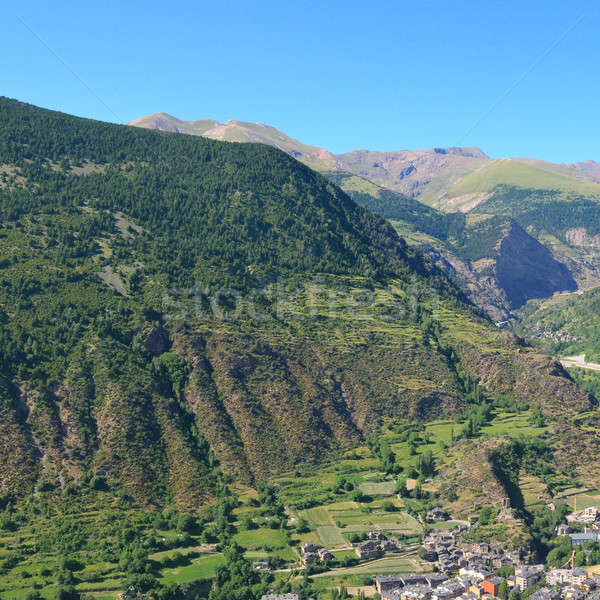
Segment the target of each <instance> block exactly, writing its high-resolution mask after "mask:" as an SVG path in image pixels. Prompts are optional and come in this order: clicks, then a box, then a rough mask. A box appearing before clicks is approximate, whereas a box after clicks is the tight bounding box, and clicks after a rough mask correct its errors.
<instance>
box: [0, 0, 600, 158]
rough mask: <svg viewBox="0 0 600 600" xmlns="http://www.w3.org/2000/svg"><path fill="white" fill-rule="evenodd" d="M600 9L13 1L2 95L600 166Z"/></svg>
mask: <svg viewBox="0 0 600 600" xmlns="http://www.w3.org/2000/svg"><path fill="white" fill-rule="evenodd" d="M597 4H598V3H597V2H593V1H592V0H573V1H571V2H557V1H554V0H546V1H545V2H541V1H532V2H527V1H526V0H525V1H524V2H516V1H513V0H509V1H505V2H496V1H489V0H488V1H486V0H479V1H466V2H456V1H455V2H450V1H448V2H442V1H431V2H427V1H420V2H414V1H410V2H404V1H400V0H396V1H390V2H379V1H377V0H373V1H371V2H368V3H367V2H354V1H352V0H346V1H345V2H341V1H339V2H338V1H337V0H336V1H327V0H326V1H325V2H323V1H321V2H316V1H315V2H313V1H308V2H304V1H295V2H285V1H281V0H279V1H277V2H271V1H264V2H263V1H260V0H255V1H254V2H237V1H235V2H234V1H230V2H227V1H224V2H220V3H217V2H211V3H207V2H198V1H196V2H187V1H175V2H160V3H159V2H155V1H153V0H149V1H146V2H138V1H126V2H122V1H121V2H116V1H113V0H105V1H103V2H96V1H94V0H90V1H86V2H81V1H80V0H78V1H77V2H74V1H70V0H63V1H61V2H59V3H54V2H52V3H51V2H22V3H17V2H12V6H10V5H9V6H4V7H3V19H2V22H0V94H1V95H5V96H9V97H13V98H18V99H20V100H24V101H27V102H31V103H33V104H37V105H39V106H44V107H48V108H53V109H57V110H62V111H64V112H69V113H73V114H77V115H81V116H85V117H91V118H96V119H101V120H108V121H116V122H128V121H130V120H132V119H134V118H136V117H138V116H142V115H146V114H149V113H154V112H159V111H165V112H168V113H170V114H173V115H175V116H178V117H180V118H182V119H190V120H193V119H201V118H207V117H212V118H215V119H217V120H219V121H225V120H227V119H241V120H248V121H261V122H265V123H268V124H270V125H273V126H275V127H278V128H279V129H281V130H282V131H284V132H285V133H287V134H289V135H292V136H294V137H297V138H298V139H300V140H302V141H303V142H306V143H309V144H314V145H318V146H324V147H326V148H328V149H329V150H332V151H333V152H345V151H350V150H354V149H359V148H368V149H377V150H398V149H406V148H429V147H433V146H450V145H455V144H457V143H460V145H468V146H471V145H473V146H475V145H476V146H480V147H481V148H483V149H484V150H485V151H486V152H487V153H488V154H490V155H491V156H493V157H502V156H531V157H536V158H543V159H547V160H552V161H559V162H570V161H576V160H586V159H590V158H591V159H596V160H599V161H600V127H599V116H600V111H599V108H600V107H599V102H598V99H599V98H600V77H599V75H600V44H599V40H600V19H599V17H600V11H599V10H598V7H597V6H596V5H597ZM582 15H583V18H582V19H581V20H579V19H580V18H581V17H582ZM573 26H574V27H573ZM565 32H566V36H565V35H564V34H565ZM562 36H564V39H562V40H561V38H562ZM40 38H41V39H42V40H43V41H44V42H45V44H47V46H48V47H49V48H50V49H51V50H50V49H49V48H48V47H47V46H46V45H44V43H42V42H41V41H40ZM557 41H558V42H559V43H558V44H556V42H557ZM554 44H556V46H555V47H554V48H553V49H552V50H551V51H550V52H549V53H547V55H545V56H544V54H545V53H546V52H547V51H548V49H549V48H551V47H552V46H553V45H554ZM540 57H543V58H542V59H541V61H540V62H539V64H537V66H535V68H534V69H533V70H532V71H531V72H529V73H528V74H527V75H526V77H525V78H524V79H523V80H522V81H521V82H520V83H519V84H518V85H517V86H516V87H515V88H514V89H513V90H512V91H511V92H510V93H509V94H508V95H507V96H506V97H504V94H505V92H506V91H507V90H508V89H509V88H511V86H512V85H513V84H515V82H517V81H519V79H520V78H521V77H522V76H523V75H524V74H525V73H527V71H528V70H529V69H530V67H531V66H532V65H533V64H535V63H536V61H538V60H539V59H540ZM65 64H66V65H68V67H67V66H65ZM73 73H75V75H74V74H73ZM89 88H91V90H93V92H91V91H90V89H89ZM499 100H501V101H500V102H499V103H498V101H499ZM496 103H498V104H497V106H495V108H494V109H493V110H492V111H491V112H489V114H488V110H489V109H490V107H492V106H494V105H495V104H496ZM482 117H483V119H482ZM476 123H477V125H476V126H475V127H474V128H473V125H474V124H476Z"/></svg>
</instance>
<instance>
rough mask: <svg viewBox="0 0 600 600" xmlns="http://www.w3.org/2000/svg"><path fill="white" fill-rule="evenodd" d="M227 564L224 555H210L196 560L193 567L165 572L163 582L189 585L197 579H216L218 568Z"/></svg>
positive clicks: (188, 566)
mask: <svg viewBox="0 0 600 600" xmlns="http://www.w3.org/2000/svg"><path fill="white" fill-rule="evenodd" d="M223 564H225V559H224V558H223V555H222V554H210V555H207V556H201V557H200V558H197V559H195V560H194V561H193V562H192V564H191V565H187V566H185V567H177V568H176V569H168V570H165V571H164V573H163V575H162V577H161V581H162V582H163V583H171V582H174V583H187V582H189V581H195V580H197V579H208V578H210V577H214V575H215V573H216V571H217V568H218V567H220V566H221V565H223Z"/></svg>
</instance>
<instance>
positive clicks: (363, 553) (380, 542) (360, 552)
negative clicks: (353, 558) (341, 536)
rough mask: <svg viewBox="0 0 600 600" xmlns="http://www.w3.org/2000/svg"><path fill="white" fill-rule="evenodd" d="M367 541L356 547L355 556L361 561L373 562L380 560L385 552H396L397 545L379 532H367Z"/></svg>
mask: <svg viewBox="0 0 600 600" xmlns="http://www.w3.org/2000/svg"><path fill="white" fill-rule="evenodd" d="M367 538H368V539H367V540H366V541H364V542H361V543H360V544H358V546H356V548H355V552H356V555H357V556H358V557H359V558H360V559H361V560H374V559H376V558H381V557H382V556H383V555H384V554H386V552H396V551H397V550H398V543H397V542H395V541H394V540H390V539H388V537H387V536H386V535H385V534H384V533H383V532H381V531H369V533H368V534H367Z"/></svg>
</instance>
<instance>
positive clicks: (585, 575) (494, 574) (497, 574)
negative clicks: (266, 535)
mask: <svg viewBox="0 0 600 600" xmlns="http://www.w3.org/2000/svg"><path fill="white" fill-rule="evenodd" d="M474 516H475V517H476V515H474ZM427 520H428V521H429V522H437V523H439V522H443V521H448V522H450V521H451V519H450V516H449V515H448V514H447V513H446V512H445V511H443V510H442V509H441V508H439V507H437V508H434V509H431V510H430V511H429V512H428V513H427ZM567 522H568V523H567V524H560V525H559V526H557V528H556V535H557V537H567V536H568V537H570V545H571V547H572V548H573V550H572V552H571V556H570V558H569V559H568V560H567V562H566V563H565V564H564V565H563V566H562V567H561V568H548V567H547V566H546V565H544V564H535V563H534V554H533V553H532V552H529V551H526V550H525V549H520V550H506V549H504V548H503V544H501V543H492V542H467V541H462V540H461V534H462V533H463V532H465V531H467V530H468V528H469V525H467V524H463V523H459V524H457V525H456V526H455V527H454V528H451V529H448V528H434V529H431V530H429V531H428V532H427V534H426V535H425V536H424V537H423V539H422V542H421V544H420V546H419V549H418V555H419V557H420V558H421V559H422V560H423V561H424V562H425V563H427V564H428V565H429V566H430V568H431V570H428V571H423V572H417V571H414V572H406V573H393V574H391V573H373V574H371V575H370V581H371V583H372V587H373V590H372V591H371V592H369V593H368V594H366V595H365V597H373V598H377V599H380V600H454V599H460V600H485V599H487V600H493V599H495V598H497V599H499V600H508V599H510V600H520V599H521V598H523V597H526V598H528V599H530V600H600V573H598V574H596V573H590V572H588V571H587V570H586V569H584V568H582V567H576V566H575V565H574V560H573V559H574V556H575V552H576V550H577V548H579V547H581V546H582V544H585V543H589V542H592V543H598V541H600V511H598V509H597V508H596V507H588V508H585V509H584V510H582V511H574V512H573V513H571V514H569V515H567ZM581 524H583V525H584V531H583V532H573V531H572V528H571V525H573V526H574V527H577V526H578V525H581ZM403 550H404V548H403V544H402V543H401V542H399V541H397V540H394V539H391V538H389V537H388V536H387V535H386V534H385V533H384V532H382V531H378V530H373V531H370V532H368V534H367V539H366V540H365V541H362V542H360V543H358V544H357V545H356V546H355V547H354V552H355V554H356V556H357V557H358V559H359V560H361V561H376V560H377V559H379V558H381V557H383V556H385V555H387V554H393V553H398V552H401V551H403ZM301 552H302V563H303V565H304V566H305V567H307V566H309V565H313V564H315V563H319V562H321V563H327V562H328V561H330V560H332V559H333V554H332V552H331V551H330V550H328V549H326V548H320V547H318V546H317V545H315V544H312V543H305V544H303V545H302V547H301ZM266 567H267V565H266V564H264V563H262V564H257V563H255V568H258V569H263V568H266ZM262 600H300V599H299V596H298V595H297V594H268V595H265V596H263V597H262Z"/></svg>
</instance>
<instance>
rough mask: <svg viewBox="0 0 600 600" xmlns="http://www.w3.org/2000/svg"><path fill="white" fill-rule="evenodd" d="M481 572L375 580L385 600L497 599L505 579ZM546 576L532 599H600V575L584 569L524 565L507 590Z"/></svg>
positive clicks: (405, 574)
mask: <svg viewBox="0 0 600 600" xmlns="http://www.w3.org/2000/svg"><path fill="white" fill-rule="evenodd" d="M480 575H481V574H480V573H475V572H473V573H467V572H466V571H465V572H464V573H462V574H460V573H459V574H458V575H457V576H456V577H453V578H449V577H448V576H447V575H444V574H441V573H423V574H421V573H404V574H399V575H376V576H374V577H373V582H374V583H375V588H376V590H377V593H378V594H379V595H380V596H381V599H382V600H454V599H455V598H458V599H460V600H478V599H488V600H493V599H494V598H498V594H499V592H500V589H501V585H502V582H503V579H502V578H501V577H497V576H494V575H491V574H490V575H489V576H488V577H486V578H484V579H481V578H480ZM543 577H545V585H544V586H543V587H540V588H539V589H538V590H536V591H535V592H534V593H533V594H532V595H531V596H530V598H531V600H600V576H594V577H593V578H590V576H589V575H588V573H587V571H585V569H580V568H575V569H551V570H549V571H546V572H544V569H543V565H529V566H521V567H518V568H517V569H516V570H515V576H514V577H510V578H508V579H507V580H506V583H507V586H508V590H511V589H513V588H514V589H518V590H520V591H525V590H526V589H529V588H531V587H532V586H534V585H536V584H538V583H539V582H540V581H541V580H542V578H543Z"/></svg>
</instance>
